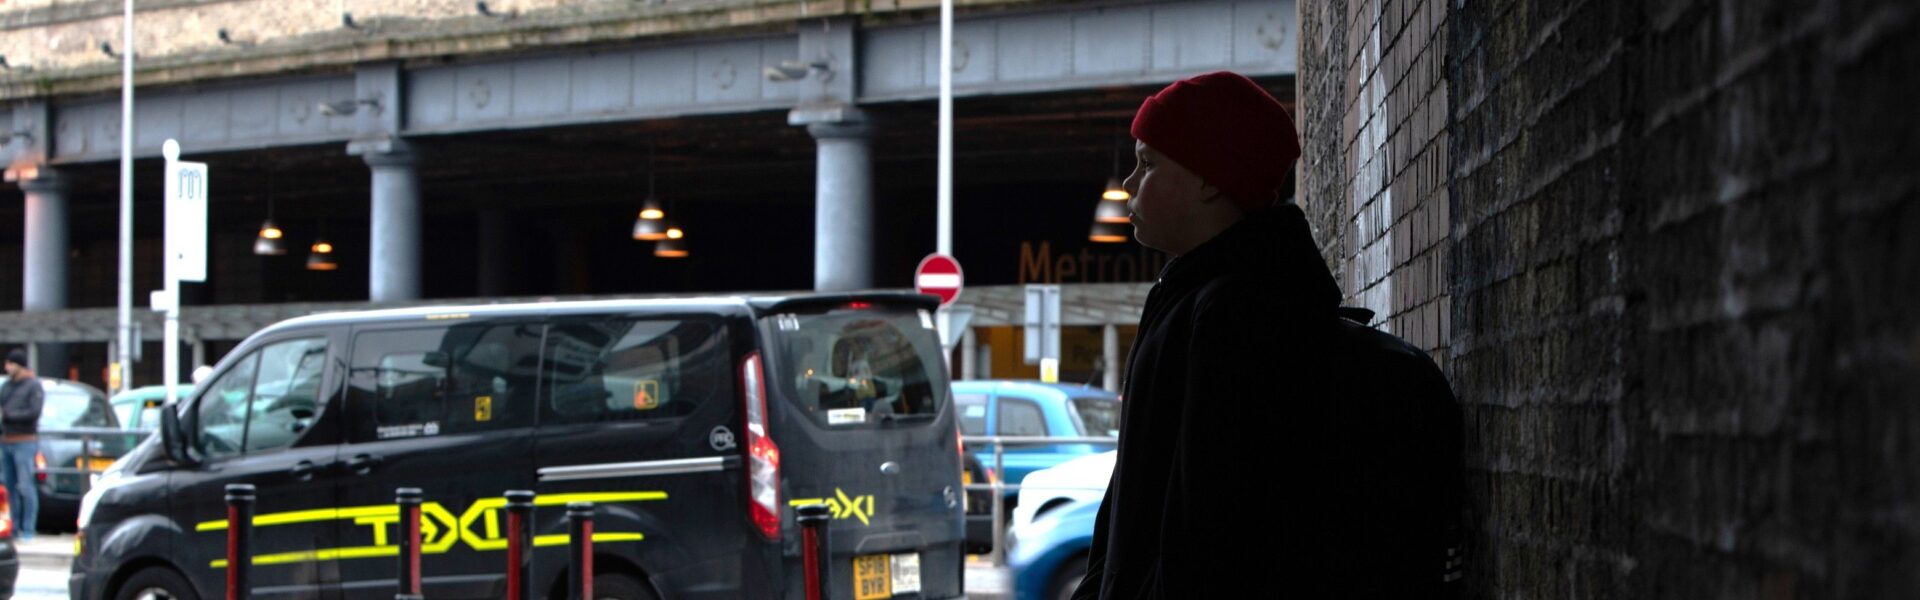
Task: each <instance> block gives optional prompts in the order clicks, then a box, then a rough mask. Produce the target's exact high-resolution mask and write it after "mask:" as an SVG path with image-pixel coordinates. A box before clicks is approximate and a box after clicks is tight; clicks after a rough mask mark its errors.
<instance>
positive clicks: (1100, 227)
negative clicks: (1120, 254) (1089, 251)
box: [1087, 221, 1127, 244]
mask: <svg viewBox="0 0 1920 600" xmlns="http://www.w3.org/2000/svg"><path fill="white" fill-rule="evenodd" d="M1087 240H1088V241H1092V242H1099V243H1102V244H1122V243H1126V241H1127V229H1126V226H1124V225H1121V224H1119V223H1102V222H1099V221H1095V222H1094V223H1093V230H1092V231H1090V232H1088V233H1087Z"/></svg>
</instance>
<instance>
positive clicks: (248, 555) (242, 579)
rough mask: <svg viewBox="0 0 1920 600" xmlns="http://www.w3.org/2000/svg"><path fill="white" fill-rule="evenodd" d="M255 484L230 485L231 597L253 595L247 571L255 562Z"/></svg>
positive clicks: (240, 599)
mask: <svg viewBox="0 0 1920 600" xmlns="http://www.w3.org/2000/svg"><path fill="white" fill-rule="evenodd" d="M253 499H254V495H253V486H252V485H251V484H245V483H230V484H227V600H246V599H247V598H251V597H252V592H251V591H250V590H249V589H248V587H249V585H250V583H251V582H250V581H249V578H248V577H247V571H249V570H251V567H252V565H253Z"/></svg>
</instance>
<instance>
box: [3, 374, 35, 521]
mask: <svg viewBox="0 0 1920 600" xmlns="http://www.w3.org/2000/svg"><path fill="white" fill-rule="evenodd" d="M6 369H7V383H6V385H5V386H4V387H0V450H3V451H4V454H5V460H4V461H0V462H4V464H0V475H4V476H5V483H6V486H7V500H8V502H10V503H11V504H12V506H13V511H12V512H13V530H14V532H15V533H14V535H16V536H18V537H19V538H20V539H22V540H30V539H33V528H34V524H35V523H34V522H35V520H36V519H38V518H39V513H40V493H39V491H38V490H36V489H34V486H35V485H36V484H35V483H34V481H35V478H34V467H33V457H34V455H35V454H38V453H39V452H40V438H39V430H40V409H41V405H42V404H43V402H44V400H45V396H46V392H45V391H44V390H42V389H41V388H40V378H39V377H35V376H34V374H33V371H32V370H30V369H28V368H27V353H26V351H25V350H22V349H19V348H14V349H13V350H11V351H8V352H7V363H6Z"/></svg>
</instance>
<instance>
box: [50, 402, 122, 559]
mask: <svg viewBox="0 0 1920 600" xmlns="http://www.w3.org/2000/svg"><path fill="white" fill-rule="evenodd" d="M40 385H41V386H42V387H43V389H45V390H46V403H45V404H44V405H43V406H42V408H41V411H40V431H41V432H42V433H41V435H40V455H39V456H38V457H35V459H34V466H35V470H36V471H38V472H37V473H36V474H35V475H36V476H37V477H38V478H39V480H40V485H39V488H40V514H39V517H38V519H37V521H36V522H35V524H34V525H35V526H34V528H35V529H38V530H40V531H47V532H68V531H73V530H74V517H75V515H78V514H79V510H80V497H81V496H83V495H85V494H86V493H87V488H89V487H92V478H93V476H94V474H97V473H99V472H101V471H105V470H107V467H109V466H112V465H113V461H114V460H115V459H117V458H120V456H121V455H124V454H126V453H127V451H128V450H130V449H132V448H133V444H134V442H137V441H139V440H138V439H135V438H132V437H127V436H118V435H108V436H105V437H91V436H89V437H87V438H85V439H83V438H81V437H76V436H67V435H61V434H59V433H58V432H59V431H61V430H70V429H75V428H110V429H119V428H120V420H119V419H118V418H116V417H115V416H114V414H113V406H112V405H111V404H108V403H107V395H106V393H105V392H101V391H100V389H99V388H96V387H93V386H90V385H87V384H84V383H79V382H76V381H68V380H65V379H49V378H42V379H41V380H40ZM50 467H51V468H64V469H63V470H51V469H50ZM65 469H79V470H80V471H73V470H65Z"/></svg>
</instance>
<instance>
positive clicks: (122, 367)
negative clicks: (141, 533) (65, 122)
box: [109, 0, 174, 392]
mask: <svg viewBox="0 0 1920 600" xmlns="http://www.w3.org/2000/svg"><path fill="white" fill-rule="evenodd" d="M121 25H122V26H121V36H122V37H121V41H120V47H121V51H120V298H119V328H118V333H119V340H120V343H119V345H118V347H117V348H116V350H118V352H119V356H118V357H116V358H115V360H116V361H117V362H116V363H115V364H116V365H117V366H118V369H117V370H118V371H119V372H118V373H115V375H118V376H119V377H118V379H119V381H118V387H117V389H115V390H113V391H114V392H119V391H121V390H125V389H128V388H131V387H133V345H134V344H136V343H138V342H137V341H136V340H134V339H133V0H126V7H125V16H124V17H123V19H122V23H121ZM173 379H174V378H173V376H172V374H168V376H167V378H166V381H168V382H169V383H171V382H172V381H173ZM109 383H110V384H111V383H114V382H109Z"/></svg>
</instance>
